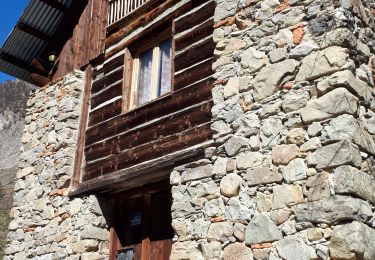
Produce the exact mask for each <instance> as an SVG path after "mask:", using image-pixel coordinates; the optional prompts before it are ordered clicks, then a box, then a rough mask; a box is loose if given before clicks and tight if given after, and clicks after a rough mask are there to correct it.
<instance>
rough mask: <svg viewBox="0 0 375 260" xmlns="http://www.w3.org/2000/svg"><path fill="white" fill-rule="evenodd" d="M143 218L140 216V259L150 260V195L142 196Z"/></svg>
mask: <svg viewBox="0 0 375 260" xmlns="http://www.w3.org/2000/svg"><path fill="white" fill-rule="evenodd" d="M142 214H143V216H142V258H141V260H149V259H150V221H149V219H150V217H151V216H150V214H151V194H144V195H143V213H142Z"/></svg>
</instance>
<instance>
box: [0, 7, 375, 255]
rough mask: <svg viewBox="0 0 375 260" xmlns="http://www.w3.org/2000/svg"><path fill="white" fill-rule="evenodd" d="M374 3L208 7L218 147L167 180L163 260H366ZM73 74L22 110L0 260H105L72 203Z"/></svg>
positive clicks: (100, 241)
mask: <svg viewBox="0 0 375 260" xmlns="http://www.w3.org/2000/svg"><path fill="white" fill-rule="evenodd" d="M374 13H375V3H374V1H371V0H363V1H359V0H352V1H350V0H341V1H339V0H324V1H323V0H322V1H319V0H316V1H313V0H289V1H288V0H286V1H279V0H220V1H219V0H217V8H216V14H215V31H214V35H213V37H214V40H215V42H216V50H215V58H216V60H215V63H214V64H213V69H214V71H215V77H216V84H215V87H214V89H213V92H212V93H213V100H214V107H213V109H212V116H213V123H212V130H213V131H214V141H215V145H214V146H212V147H210V148H207V149H206V156H205V158H204V159H202V160H199V161H196V162H193V163H189V164H187V165H182V166H179V167H176V168H175V169H174V170H173V172H172V173H171V183H172V185H173V187H172V193H173V199H174V201H173V205H172V212H171V214H172V217H173V222H172V225H173V227H174V229H175V233H176V235H175V238H174V244H173V249H172V255H171V259H192V260H199V259H224V260H230V259H236V260H242V259H246V260H248V259H250V260H251V259H255V260H260V259H272V260H275V259H287V260H305V259H306V260H309V259H332V260H333V259H366V260H373V259H375V215H374V203H375V195H374V188H375V180H374V178H375V170H374V164H375V159H374V155H375V143H374V136H375V98H374V97H375V95H374V89H373V88H374V68H375V56H374V54H375V41H374V33H375V28H374ZM83 86H84V79H83V74H82V73H78V72H77V73H75V74H72V75H69V76H67V77H66V78H64V79H63V80H62V81H60V82H57V83H55V84H52V85H49V86H46V87H44V88H40V89H38V90H36V92H35V93H34V94H33V95H32V97H31V98H30V100H29V102H28V106H29V108H28V112H27V117H26V127H25V131H24V134H23V138H22V142H23V148H22V154H21V163H20V165H19V171H18V174H17V181H16V184H15V192H16V193H15V197H14V207H13V209H12V212H11V215H12V218H13V220H12V222H11V224H10V226H9V229H10V233H9V236H8V240H9V245H8V247H7V249H6V254H7V255H6V257H5V259H6V260H10V259H22V260H23V259H43V260H44V259H45V260H49V259H71V260H73V259H77V260H79V259H82V260H84V259H86V260H88V259H90V260H95V259H106V258H107V254H108V231H107V229H106V223H105V219H104V217H103V216H102V212H101V210H100V208H99V206H98V202H97V199H96V198H95V197H94V196H88V197H84V198H73V199H70V198H68V197H67V196H66V195H67V192H68V187H69V185H70V178H71V175H72V166H73V162H74V154H75V145H76V142H77V133H78V131H77V129H78V127H79V126H78V122H79V116H80V113H79V111H80V107H81V103H82V97H81V96H82V95H81V93H82V89H83Z"/></svg>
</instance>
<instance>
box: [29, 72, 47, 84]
mask: <svg viewBox="0 0 375 260" xmlns="http://www.w3.org/2000/svg"><path fill="white" fill-rule="evenodd" d="M28 82H30V83H32V84H34V85H36V86H38V87H43V86H45V85H47V84H48V83H50V82H51V80H50V79H49V78H47V77H44V76H42V75H39V74H36V73H31V74H30V76H29V80H28Z"/></svg>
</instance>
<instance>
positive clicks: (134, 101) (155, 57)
mask: <svg viewBox="0 0 375 260" xmlns="http://www.w3.org/2000/svg"><path fill="white" fill-rule="evenodd" d="M170 35H171V33H170V31H168V34H167V35H166V32H163V33H162V34H160V35H157V36H155V37H150V38H151V40H153V42H152V43H148V44H145V45H144V46H135V47H133V48H129V49H127V50H126V51H125V69H124V88H123V93H124V100H123V112H126V111H128V110H131V109H133V108H136V107H139V106H142V105H144V104H146V103H147V102H149V101H152V100H154V99H156V98H158V97H160V96H163V95H165V94H167V93H169V92H170V91H171V89H172V87H171V86H172V76H171V75H172V58H171V56H172V38H171V37H170ZM140 45H142V44H140Z"/></svg>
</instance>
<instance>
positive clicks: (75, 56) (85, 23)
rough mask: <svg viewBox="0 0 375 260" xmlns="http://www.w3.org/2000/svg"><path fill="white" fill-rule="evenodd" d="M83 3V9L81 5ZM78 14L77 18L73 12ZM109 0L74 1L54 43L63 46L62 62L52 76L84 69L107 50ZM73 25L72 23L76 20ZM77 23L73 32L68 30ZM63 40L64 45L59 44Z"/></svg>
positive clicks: (60, 57) (64, 74) (62, 75)
mask: <svg viewBox="0 0 375 260" xmlns="http://www.w3.org/2000/svg"><path fill="white" fill-rule="evenodd" d="M82 4H84V6H83V12H82V10H81V9H82V8H81V5H82ZM76 13H77V14H78V21H75V19H74V18H73V16H76ZM106 18H107V1H106V0H82V1H75V2H74V3H73V7H72V13H69V14H67V16H66V18H65V20H64V21H63V22H62V23H61V24H62V25H61V28H59V29H58V34H57V35H58V36H56V37H55V39H53V42H52V43H51V46H55V47H54V48H55V49H58V50H60V49H61V52H60V54H59V64H58V67H57V70H56V72H55V74H54V76H53V79H54V80H56V79H59V78H62V77H64V76H66V75H67V74H68V73H70V72H72V71H74V70H75V69H81V68H82V67H84V66H86V65H87V64H89V62H90V61H91V60H93V59H95V58H96V57H98V56H99V55H100V54H102V53H103V52H104V50H105V39H106V26H107V20H106ZM75 22H76V24H74V25H73V26H70V24H71V23H75ZM70 27H72V28H73V27H74V30H73V32H70V31H68V30H69V29H70ZM61 43H64V45H63V46H59V45H60V44H61Z"/></svg>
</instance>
